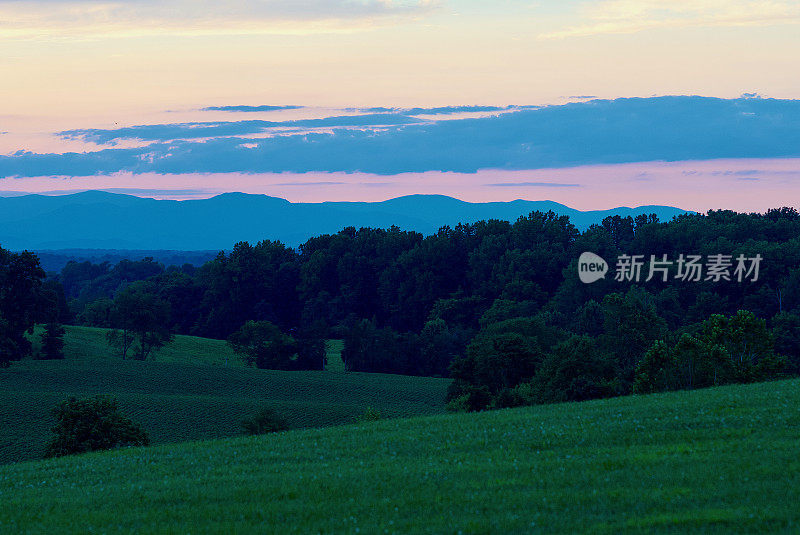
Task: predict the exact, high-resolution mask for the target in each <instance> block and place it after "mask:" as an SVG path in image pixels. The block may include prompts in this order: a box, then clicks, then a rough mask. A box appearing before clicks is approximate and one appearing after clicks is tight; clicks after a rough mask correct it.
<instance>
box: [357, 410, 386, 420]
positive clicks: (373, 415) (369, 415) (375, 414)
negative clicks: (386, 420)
mask: <svg viewBox="0 0 800 535" xmlns="http://www.w3.org/2000/svg"><path fill="white" fill-rule="evenodd" d="M380 419H381V412H380V411H379V410H376V409H373V408H372V407H367V409H366V410H365V411H364V414H362V415H361V416H359V417H358V418H356V422H377V421H378V420H380Z"/></svg>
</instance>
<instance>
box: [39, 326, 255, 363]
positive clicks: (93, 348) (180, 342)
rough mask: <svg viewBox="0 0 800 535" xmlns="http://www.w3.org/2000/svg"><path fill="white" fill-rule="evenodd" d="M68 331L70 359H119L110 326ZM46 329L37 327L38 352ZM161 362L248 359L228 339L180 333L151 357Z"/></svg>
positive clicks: (67, 328)
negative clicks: (108, 337)
mask: <svg viewBox="0 0 800 535" xmlns="http://www.w3.org/2000/svg"><path fill="white" fill-rule="evenodd" d="M64 330H65V331H66V332H65V333H64V356H65V357H66V358H67V359H68V360H86V359H90V360H97V359H108V360H117V359H118V357H117V356H116V355H114V352H113V350H112V348H111V347H109V345H108V342H106V333H107V332H108V330H107V329H100V328H97V327H78V326H72V325H65V326H64ZM42 331H43V327H42V326H41V325H37V326H36V330H35V331H34V333H33V336H31V337H30V339H31V341H32V342H33V350H34V353H37V352H38V351H39V348H40V347H41V340H40V336H41V333H42ZM151 359H152V360H155V361H158V362H181V363H187V364H215V365H223V364H225V362H226V361H227V363H228V366H244V365H245V364H244V362H242V360H241V359H240V358H239V357H237V356H236V355H235V354H234V353H233V351H232V350H231V348H230V346H228V344H227V343H226V342H225V341H224V340H212V339H210V338H198V337H196V336H183V335H176V336H175V338H174V339H173V340H172V342H170V343H169V344H167V345H166V346H164V347H163V348H161V349H159V350H158V351H157V352H156V353H155V354H154V355H152V356H151Z"/></svg>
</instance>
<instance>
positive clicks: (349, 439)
mask: <svg viewBox="0 0 800 535" xmlns="http://www.w3.org/2000/svg"><path fill="white" fill-rule="evenodd" d="M798 453H800V380H786V381H779V382H771V383H762V384H753V385H744V386H741V385H737V386H728V387H719V388H713V389H706V390H697V391H690V392H675V393H667V394H653V395H648V396H631V397H621V398H614V399H608V400H598V401H588V402H582V403H564V404H557V405H545V406H536V407H527V408H520V409H507V410H500V411H491V412H483V413H477V414H451V415H438V416H430V417H414V418H408V419H394V420H381V421H377V422H369V423H358V424H351V425H347V426H340V427H334V428H326V429H307V430H293V431H288V432H283V433H276V434H272V435H265V436H259V437H247V438H235V439H226V440H216V441H206V442H190V443H184V444H175V445H161V446H154V447H148V448H131V449H126V450H117V451H111V452H102V453H93V454H86V455H80V456H74V457H66V458H60V459H53V460H47V461H37V462H27V463H18V464H13V465H7V466H3V467H0V492H1V493H2V495H1V496H0V499H2V500H3V503H4V507H3V508H2V509H0V531H9V532H12V531H14V532H39V531H52V530H59V532H62V533H85V532H87V531H93V532H106V533H136V532H148V533H235V532H257V533H398V532H402V533H608V534H612V533H613V534H616V533H636V532H647V533H676V532H679V533H728V532H738V533H760V532H773V533H780V532H783V533H796V532H797V531H798V530H800V509H798V507H797V503H800V456H799V455H798ZM166 505H168V507H165V506H166Z"/></svg>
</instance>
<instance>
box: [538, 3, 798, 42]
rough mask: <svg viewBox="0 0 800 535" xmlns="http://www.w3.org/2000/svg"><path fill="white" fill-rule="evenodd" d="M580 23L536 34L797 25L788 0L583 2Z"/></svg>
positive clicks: (583, 34)
mask: <svg viewBox="0 0 800 535" xmlns="http://www.w3.org/2000/svg"><path fill="white" fill-rule="evenodd" d="M581 15H582V18H583V20H584V22H582V23H581V24H577V25H574V26H570V27H567V28H563V29H560V30H556V31H553V32H547V33H543V34H540V35H539V38H540V39H542V40H550V39H565V38H571V37H590V36H597V35H608V34H630V33H638V32H643V31H648V30H657V29H676V28H690V27H723V26H768V25H774V24H800V5H799V4H798V3H797V2H796V1H792V0H669V1H668V2H667V1H664V0H599V1H592V2H584V3H583V4H582V7H581Z"/></svg>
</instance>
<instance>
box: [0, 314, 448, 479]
mask: <svg viewBox="0 0 800 535" xmlns="http://www.w3.org/2000/svg"><path fill="white" fill-rule="evenodd" d="M67 329H68V330H67V335H66V336H65V353H66V359H65V360H63V361H37V360H26V361H22V362H17V363H14V364H13V365H12V366H11V367H10V368H8V369H0V464H2V463H9V462H16V461H21V460H27V459H35V458H40V457H41V455H42V452H43V451H44V448H45V444H46V442H47V440H48V439H49V437H50V429H51V428H52V426H53V424H54V420H53V417H52V415H51V413H50V411H51V409H52V408H53V407H55V406H56V405H57V404H58V403H59V402H61V401H62V400H64V399H66V398H68V397H69V396H76V397H82V396H87V395H93V394H111V395H112V396H114V397H116V398H117V399H118V400H119V402H120V405H121V408H122V410H123V411H124V413H125V414H126V415H128V416H130V417H131V418H132V419H134V420H136V421H138V422H140V423H141V424H142V425H143V426H144V428H145V430H146V431H147V432H148V434H149V435H150V438H151V440H152V441H153V442H154V443H156V444H159V443H170V442H181V441H186V440H199V439H209V438H222V437H231V436H236V435H238V434H241V432H242V429H241V427H240V424H241V421H242V420H243V419H245V418H249V417H252V416H253V415H255V414H256V413H257V412H258V410H259V409H260V408H262V407H264V406H269V407H272V408H274V409H275V410H276V411H277V412H278V413H279V414H281V415H282V416H284V417H285V418H286V419H287V420H288V422H289V424H290V425H291V426H292V427H324V426H331V425H340V424H344V423H349V422H352V421H353V420H354V419H355V418H357V417H358V416H360V415H362V414H363V413H364V411H365V410H366V409H367V407H372V408H373V409H376V410H378V411H380V413H381V414H382V415H383V416H384V417H398V416H413V415H423V414H436V413H441V412H444V402H445V394H446V390H447V386H448V384H449V381H447V380H444V379H433V378H424V377H405V376H399V375H384V374H366V373H332V372H330V371H303V372H281V371H271V370H258V369H255V368H248V367H244V366H234V365H233V364H234V362H235V359H233V358H230V363H231V365H230V366H228V367H225V366H221V365H220V364H221V363H222V362H223V357H221V356H220V355H224V353H223V351H225V350H227V346H226V345H225V343H224V342H220V341H218V340H207V339H203V338H194V337H188V336H187V337H176V339H175V341H174V342H173V343H172V344H171V345H170V346H168V347H166V348H164V349H162V351H160V352H159V353H158V354H157V355H156V360H154V361H147V362H138V361H131V360H126V361H123V360H121V359H120V358H119V357H114V356H112V355H111V353H110V352H109V350H108V348H107V346H106V345H105V332H104V330H102V329H92V328H87V327H68V328H67ZM333 346H334V349H336V341H334V343H333ZM339 362H341V359H340V358H339Z"/></svg>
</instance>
